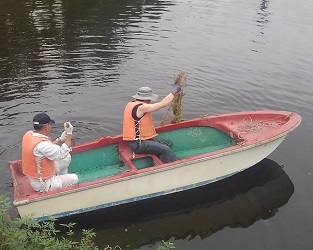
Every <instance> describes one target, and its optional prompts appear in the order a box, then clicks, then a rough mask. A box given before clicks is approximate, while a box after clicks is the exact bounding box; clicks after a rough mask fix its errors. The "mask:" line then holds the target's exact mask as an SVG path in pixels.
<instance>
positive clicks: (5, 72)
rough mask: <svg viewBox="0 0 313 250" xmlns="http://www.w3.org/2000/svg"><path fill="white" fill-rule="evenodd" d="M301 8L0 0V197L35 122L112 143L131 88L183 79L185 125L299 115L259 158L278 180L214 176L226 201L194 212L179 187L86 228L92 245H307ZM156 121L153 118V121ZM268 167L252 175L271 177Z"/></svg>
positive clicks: (307, 68)
mask: <svg viewBox="0 0 313 250" xmlns="http://www.w3.org/2000/svg"><path fill="white" fill-rule="evenodd" d="M312 13H313V3H312V2H311V1H309V0H299V1H295V0H274V1H270V0H268V1H266V0H263V1H262V0H259V1H252V0H248V1H229V0H218V1H204V0H190V1H183V0H177V1H152V0H151V1H149V0H148V1H138V0H132V1H126V0H120V1H116V0H115V1H113V0H111V1H108V0H106V1H100V0H93V1H91V0H89V1H87V0H85V1H82V0H80V1H79V0H75V1H73V0H69V1H61V0H55V1H43V0H39V1H21V0H15V1H14V0H0V110H1V112H0V135H1V137H0V171H1V177H0V189H1V193H5V194H7V195H9V196H10V197H12V187H11V176H10V172H9V169H8V165H7V162H8V161H9V160H15V159H19V158H20V155H21V152H20V151H21V147H20V142H21V138H22V136H23V134H24V133H25V132H26V131H27V130H28V129H31V120H32V117H33V116H34V114H35V113H37V112H42V111H45V112H48V113H49V114H50V115H51V117H52V118H53V119H55V120H56V121H57V124H56V125H55V126H54V127H53V131H52V135H51V137H52V138H55V137H58V136H59V135H60V134H61V132H62V128H61V124H63V122H64V121H71V122H72V124H73V125H74V137H75V144H79V143H83V142H88V141H91V140H94V139H96V138H99V137H102V136H104V135H115V134H118V133H121V129H122V114H123V109H124V106H125V104H126V103H127V102H128V101H129V100H130V99H131V96H132V95H133V94H135V93H136V91H137V89H138V88H139V87H141V86H150V87H152V88H153V90H154V91H155V92H156V93H157V94H159V96H160V98H162V97H163V96H165V95H166V94H167V93H168V92H169V91H170V90H171V85H172V83H173V79H174V76H175V75H177V74H178V73H179V71H181V70H183V71H185V72H186V74H187V77H188V92H187V94H186V96H185V97H184V100H183V115H184V119H189V118H194V117H199V116H201V115H205V114H219V113H226V112H233V111H243V110H257V109H262V110H263V109H279V110H288V111H294V112H297V113H299V114H301V115H302V117H303V122H302V124H301V125H300V127H298V128H297V129H296V130H295V131H294V132H293V133H292V134H290V135H289V136H288V137H287V139H286V141H284V142H283V143H282V144H281V145H280V146H279V148H278V149H277V150H276V151H274V153H272V154H271V155H270V156H269V157H268V158H269V159H270V160H272V161H273V162H274V163H272V164H269V165H270V166H273V165H279V166H280V165H283V166H284V169H283V172H281V175H282V176H285V177H284V178H283V179H284V180H285V181H283V183H281V182H280V181H277V182H275V183H276V184H274V185H271V184H268V183H271V182H270V181H264V180H263V184H260V185H259V186H258V188H257V189H258V190H259V192H258V193H254V191H251V190H253V189H254V188H255V186H253V185H250V186H249V187H246V189H244V190H241V189H240V190H238V189H236V187H237V188H238V186H236V185H235V186H232V185H233V183H232V182H231V181H230V182H227V181H226V182H222V184H221V185H222V186H221V187H222V188H226V189H227V188H231V189H233V190H234V191H236V192H234V193H232V194H231V195H229V193H228V192H226V191H225V190H224V191H221V193H219V192H218V191H216V190H220V187H215V188H217V189H214V188H213V187H212V189H209V190H202V191H201V192H202V193H203V194H206V192H208V194H207V195H204V197H201V198H199V199H198V200H197V204H193V197H196V193H192V192H191V194H189V195H188V197H189V198H187V196H186V197H184V196H182V197H180V196H179V198H177V197H176V198H173V200H171V199H167V200H164V201H158V202H157V203H153V204H152V205H151V204H148V205H146V204H141V205H140V207H133V206H131V207H129V208H128V209H131V211H132V212H131V213H129V214H127V211H125V210H118V211H116V212H115V213H114V211H113V212H112V214H109V213H108V214H109V215H110V218H108V217H105V216H106V213H104V214H102V215H99V217H101V216H102V217H103V218H102V220H101V222H102V224H99V223H97V219H95V220H90V221H89V222H90V224H89V225H88V226H90V227H95V229H96V232H98V238H97V242H99V244H102V247H104V246H105V245H106V242H107V241H110V242H108V243H110V244H112V245H113V244H114V243H116V244H121V245H122V243H123V246H124V248H123V249H132V248H137V249H153V248H155V246H156V245H155V244H158V242H160V241H161V239H165V240H168V239H169V240H170V241H172V242H173V243H174V244H175V246H176V248H177V249H311V248H312V246H313V240H312V237H311V235H312V229H313V227H312V223H311V222H312V217H313V212H312V211H313V199H312V195H311V190H312V189H313V182H312V174H311V173H312V172H313V169H312V161H313V157H312V153H311V151H312V139H313V136H312V130H311V128H312V123H313V119H312V114H313V105H312V104H313V101H312V93H313V85H312V79H313V73H312V69H311V68H312V67H311V65H312V63H313V43H312V40H313V30H312V27H313V16H312ZM165 112H166V110H163V111H159V112H157V113H156V114H155V115H154V118H155V122H156V124H158V122H159V121H161V119H162V117H163V115H164V114H165ZM268 169H272V168H268ZM277 169H278V168H276V170H266V171H264V173H268V175H269V176H275V173H276V171H278V170H277ZM262 173H263V171H262V170H261V171H259V172H258V171H256V172H255V173H254V174H250V175H246V176H244V177H242V178H240V179H239V180H237V182H238V184H240V185H239V187H240V186H241V185H243V184H245V183H250V182H251V181H252V183H259V182H260V181H261V182H262V180H261V179H262V178H261V177H262V176H261V174H262ZM260 178H261V179H260ZM273 178H274V177H273ZM273 178H272V179H273ZM265 179H266V178H265ZM269 179H271V178H269ZM274 179H275V180H277V178H274ZM279 179H280V178H278V180H279ZM267 180H268V179H267ZM266 183H267V184H266ZM262 187H264V190H263V191H262ZM282 187H286V188H283V189H282ZM212 190H215V191H216V192H217V194H218V195H217V196H214V195H213V194H212V192H213V191H212ZM274 193H275V195H274ZM245 194H247V195H245ZM272 195H273V196H272ZM212 196H213V197H215V200H214V201H212V199H213V198H212ZM242 196H244V199H240V197H242ZM221 197H224V199H223V198H222V199H219V198H221ZM236 197H237V198H238V199H236ZM271 197H272V198H271ZM181 199H183V201H184V203H180V200H181ZM185 199H186V200H185ZM233 201H235V203H232V202H233ZM262 201H263V203H262ZM159 203H160V204H163V205H159ZM166 204H167V205H169V206H170V209H168V208H167V206H166ZM251 204H254V205H253V206H251ZM152 208H153V209H152ZM246 208H249V209H248V210H245V209H246ZM143 209H144V211H143ZM149 209H152V210H151V211H149ZM267 209H269V211H271V212H267V213H266V212H265V211H266V210H267ZM154 210H157V211H154ZM169 211H170V212H169ZM238 211H242V212H243V213H244V215H247V216H246V218H247V220H246V221H245V220H244V218H245V216H243V215H242V214H238ZM116 213H120V214H123V216H121V217H118V214H116ZM249 213H250V214H249ZM140 215H141V216H140ZM132 216H133V217H132ZM99 217H98V218H99ZM115 218H116V220H115ZM79 220H80V221H81V222H82V223H85V222H84V220H83V219H82V218H80V219H79ZM129 221H130V222H129ZM233 221H237V222H233ZM238 221H239V222H238ZM129 223H130V224H129ZM125 225H127V227H128V232H129V234H125V228H124V227H125ZM132 227H133V228H134V231H132V230H131V228H132ZM110 230H111V231H110ZM135 231H136V232H138V233H137V234H134V232H135ZM117 232H119V233H117ZM117 235H118V237H117ZM121 238H122V239H123V242H122V241H121V240H120V239H121Z"/></svg>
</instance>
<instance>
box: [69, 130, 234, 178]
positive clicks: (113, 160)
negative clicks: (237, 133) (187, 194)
mask: <svg viewBox="0 0 313 250" xmlns="http://www.w3.org/2000/svg"><path fill="white" fill-rule="evenodd" d="M159 136H160V138H162V139H169V140H171V141H172V142H173V151H174V153H175V154H176V155H177V157H178V158H180V159H184V158H187V157H193V156H198V155H202V154H205V153H209V152H213V151H216V150H220V149H223V148H227V147H230V146H233V145H235V144H236V141H235V140H234V139H233V138H232V137H230V136H229V135H227V134H226V133H224V132H221V131H219V130H217V129H215V128H211V127H205V126H194V127H188V128H181V129H177V130H171V131H166V132H163V133H160V134H159ZM160 164H162V162H161V160H160V159H159V158H158V157H157V156H156V155H150V154H134V153H133V152H132V151H131V149H130V148H129V147H128V145H127V143H126V142H125V141H123V142H119V143H115V144H111V145H107V146H103V147H99V148H95V149H91V150H87V151H83V152H80V153H77V154H73V155H72V162H71V164H70V166H69V172H74V173H76V174H77V175H78V177H79V179H80V182H88V181H92V180H96V179H101V178H104V177H109V176H113V175H116V174H118V173H121V172H123V171H127V170H131V169H137V170H140V169H145V168H149V167H152V166H156V165H160Z"/></svg>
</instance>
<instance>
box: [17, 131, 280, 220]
mask: <svg viewBox="0 0 313 250" xmlns="http://www.w3.org/2000/svg"><path fill="white" fill-rule="evenodd" d="M285 137H286V135H283V136H281V137H278V138H277V137H276V138H272V140H270V141H267V142H264V143H262V144H259V145H251V146H249V147H242V148H239V149H236V150H235V151H230V152H225V153H223V154H219V155H214V156H210V157H204V158H201V159H197V160H192V161H189V162H181V163H179V164H173V165H172V166H170V167H167V168H159V169H156V170H153V171H150V172H145V173H142V174H138V175H135V176H134V175H132V176H129V177H123V178H121V179H118V180H111V181H108V182H103V183H99V184H96V185H93V186H88V187H78V188H76V189H75V190H68V191H66V192H62V193H57V194H54V195H50V196H45V197H42V198H41V197H39V198H36V199H32V200H24V201H22V202H14V205H15V206H16V207H17V209H18V211H19V214H20V216H21V217H23V216H26V215H30V214H31V215H33V216H34V217H35V218H37V219H38V220H45V219H47V218H49V217H50V216H53V217H63V216H69V215H73V214H78V213H82V212H87V211H92V210H96V209H99V208H105V207H110V206H115V205H119V204H124V203H129V202H134V201H138V200H143V199H148V198H153V197H157V196H161V195H166V194H170V193H175V192H179V191H183V190H187V189H191V188H195V187H198V186H203V185H206V184H209V183H212V182H215V181H218V180H221V179H224V178H227V177H229V176H231V175H234V174H236V173H238V172H241V171H243V170H245V169H247V168H249V167H251V166H253V165H254V164H256V163H258V162H259V161H261V160H262V159H264V158H266V157H267V156H268V155H269V154H270V153H272V152H273V151H274V150H275V149H276V148H277V147H278V146H279V144H281V142H282V141H283V140H284V139H285Z"/></svg>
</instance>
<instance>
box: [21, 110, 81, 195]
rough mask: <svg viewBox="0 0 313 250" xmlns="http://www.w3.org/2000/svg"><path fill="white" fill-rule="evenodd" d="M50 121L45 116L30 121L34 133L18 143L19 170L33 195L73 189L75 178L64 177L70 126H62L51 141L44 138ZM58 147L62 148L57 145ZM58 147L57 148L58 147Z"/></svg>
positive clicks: (49, 128)
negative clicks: (35, 192)
mask: <svg viewBox="0 0 313 250" xmlns="http://www.w3.org/2000/svg"><path fill="white" fill-rule="evenodd" d="M54 123H55V122H54V120H51V119H50V117H49V116H48V115H47V114H45V113H40V114H37V115H35V116H34V118H33V127H34V130H33V131H32V130H30V131H28V132H26V134H25V135H24V136H23V140H22V170H23V173H24V174H25V175H27V176H28V178H29V181H30V185H31V186H32V188H33V189H34V190H35V191H39V192H44V191H49V190H55V189H59V188H62V187H67V186H71V185H74V184H76V183H77V182H78V176H77V175H76V174H68V170H67V167H68V166H69V164H70V162H71V155H70V151H71V146H72V133H73V126H72V124H71V123H69V122H66V123H64V129H65V130H64V132H63V133H62V135H61V136H60V137H59V138H57V139H56V140H54V141H52V140H51V139H50V138H49V137H48V135H49V134H50V132H51V124H54ZM61 143H62V144H61ZM58 144H61V146H59V145H58Z"/></svg>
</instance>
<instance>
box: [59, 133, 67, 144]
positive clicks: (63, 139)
mask: <svg viewBox="0 0 313 250" xmlns="http://www.w3.org/2000/svg"><path fill="white" fill-rule="evenodd" d="M59 139H60V141H61V142H65V140H66V132H65V131H64V132H63V133H62V135H61V136H60V137H59Z"/></svg>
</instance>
